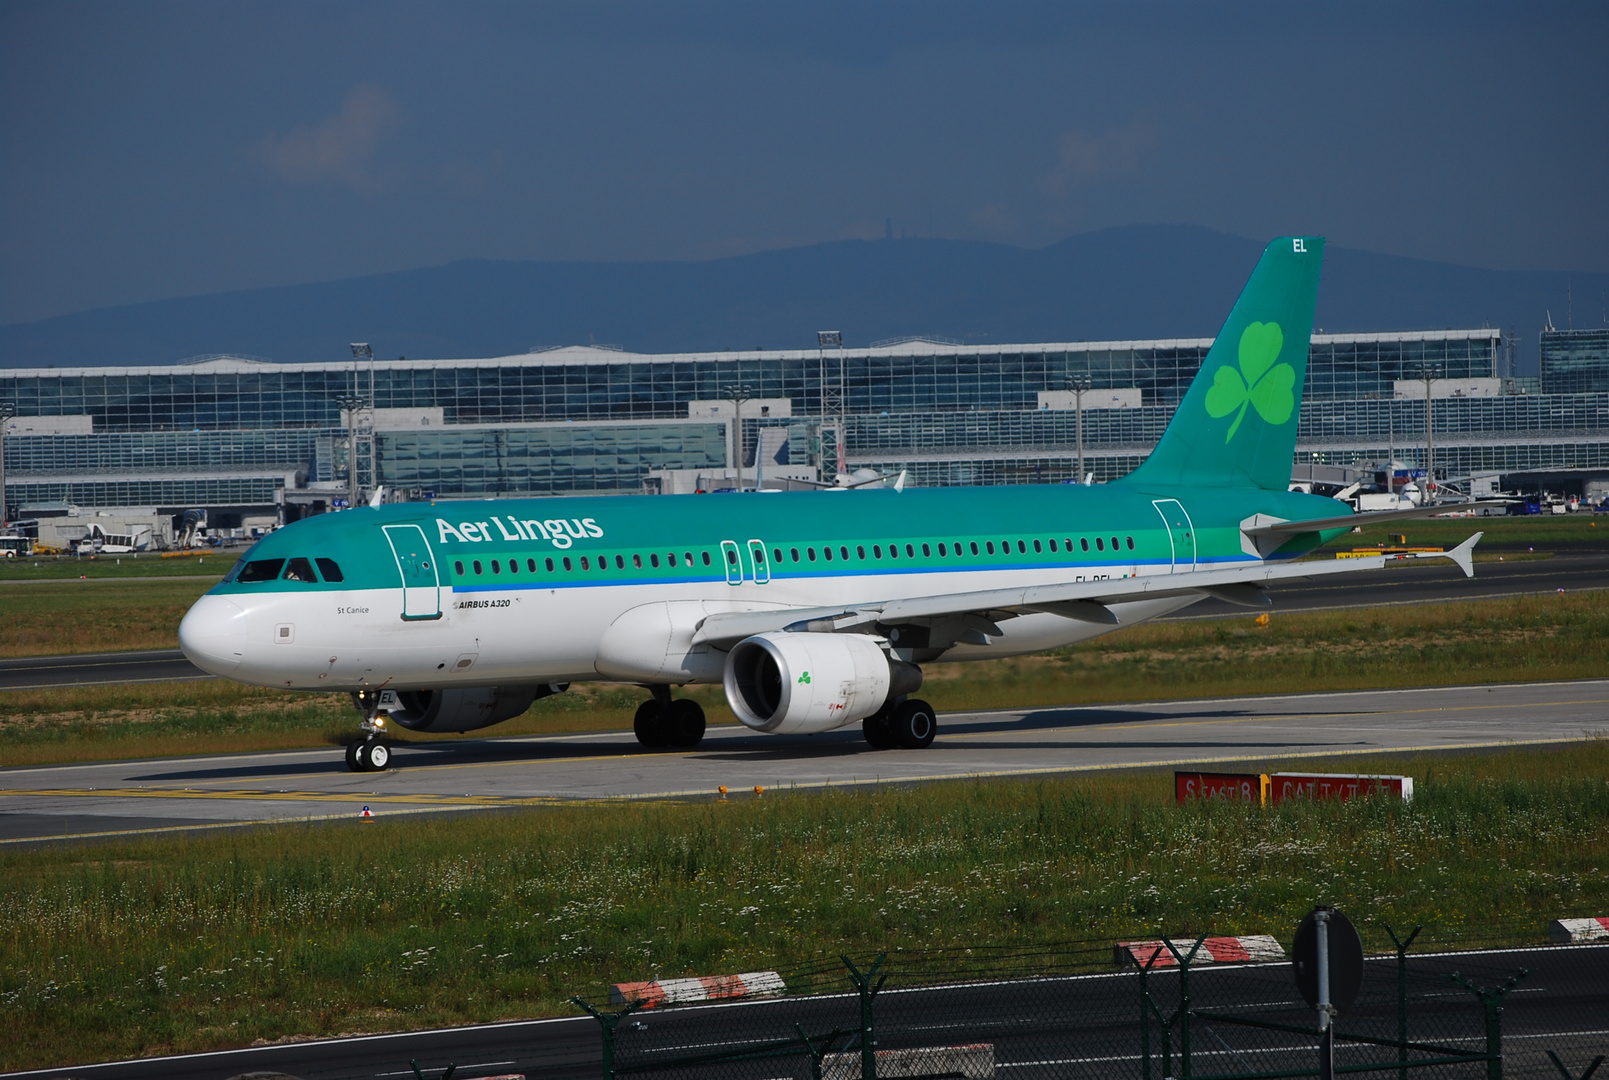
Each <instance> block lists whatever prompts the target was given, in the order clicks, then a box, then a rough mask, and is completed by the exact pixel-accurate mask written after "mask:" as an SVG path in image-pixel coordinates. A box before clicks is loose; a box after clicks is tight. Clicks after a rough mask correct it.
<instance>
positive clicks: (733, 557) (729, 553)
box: [726, 548, 814, 566]
mask: <svg viewBox="0 0 1609 1080" xmlns="http://www.w3.org/2000/svg"><path fill="white" fill-rule="evenodd" d="M812 557H814V556H812ZM726 561H727V563H728V564H729V565H731V566H736V565H737V548H727V549H726Z"/></svg>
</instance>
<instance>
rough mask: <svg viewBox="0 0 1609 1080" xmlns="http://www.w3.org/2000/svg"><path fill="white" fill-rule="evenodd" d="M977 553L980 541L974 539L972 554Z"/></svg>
mask: <svg viewBox="0 0 1609 1080" xmlns="http://www.w3.org/2000/svg"><path fill="white" fill-rule="evenodd" d="M990 550H993V549H990ZM977 553H978V542H977V541H976V540H974V541H972V554H974V555H976V554H977Z"/></svg>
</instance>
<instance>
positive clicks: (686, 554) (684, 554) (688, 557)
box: [682, 551, 693, 566]
mask: <svg viewBox="0 0 1609 1080" xmlns="http://www.w3.org/2000/svg"><path fill="white" fill-rule="evenodd" d="M682 557H683V558H685V559H686V560H687V565H688V566H692V565H693V553H692V552H691V551H684V552H682Z"/></svg>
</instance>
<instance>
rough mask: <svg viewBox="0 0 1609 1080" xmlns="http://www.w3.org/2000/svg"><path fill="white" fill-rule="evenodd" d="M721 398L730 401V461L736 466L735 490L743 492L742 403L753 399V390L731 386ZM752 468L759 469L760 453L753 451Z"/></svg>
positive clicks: (756, 474) (756, 485) (757, 476)
mask: <svg viewBox="0 0 1609 1080" xmlns="http://www.w3.org/2000/svg"><path fill="white" fill-rule="evenodd" d="M721 396H722V397H724V398H730V399H731V400H732V461H733V463H734V464H736V465H737V489H738V491H742V490H743V403H744V402H745V401H748V400H749V399H750V398H752V397H754V389H753V388H752V387H750V386H746V385H743V386H739V385H733V386H728V387H725V388H724V389H723V390H722V391H721ZM754 467H755V469H756V470H758V469H759V467H760V451H759V448H758V447H756V448H755V451H754ZM755 478H756V482H755V485H754V486H755V487H756V488H758V487H759V486H760V485H759V482H758V478H759V473H758V471H756V473H755Z"/></svg>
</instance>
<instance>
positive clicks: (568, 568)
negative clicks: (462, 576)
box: [475, 555, 575, 573]
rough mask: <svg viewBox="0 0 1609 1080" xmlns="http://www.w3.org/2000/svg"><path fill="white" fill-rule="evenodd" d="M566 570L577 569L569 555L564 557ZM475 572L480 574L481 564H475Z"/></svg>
mask: <svg viewBox="0 0 1609 1080" xmlns="http://www.w3.org/2000/svg"><path fill="white" fill-rule="evenodd" d="M564 568H565V569H566V570H573V569H575V568H574V567H573V566H571V565H570V556H568V555H566V556H565V557H564ZM475 571H476V573H479V572H480V563H476V564H475Z"/></svg>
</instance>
